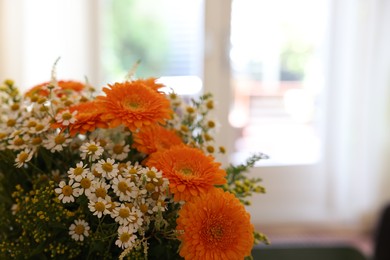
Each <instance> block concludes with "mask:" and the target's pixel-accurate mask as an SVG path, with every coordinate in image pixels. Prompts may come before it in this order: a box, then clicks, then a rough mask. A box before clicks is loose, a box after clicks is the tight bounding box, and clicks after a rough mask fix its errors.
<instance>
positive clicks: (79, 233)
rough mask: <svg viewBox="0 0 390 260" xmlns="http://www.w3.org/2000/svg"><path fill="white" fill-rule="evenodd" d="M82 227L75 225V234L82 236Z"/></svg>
mask: <svg viewBox="0 0 390 260" xmlns="http://www.w3.org/2000/svg"><path fill="white" fill-rule="evenodd" d="M84 230H85V228H84V226H83V225H76V227H75V228H74V232H75V233H76V234H77V235H82V234H83V233H84Z"/></svg>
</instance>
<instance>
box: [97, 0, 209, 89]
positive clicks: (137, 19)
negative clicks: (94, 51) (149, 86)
mask: <svg viewBox="0 0 390 260" xmlns="http://www.w3.org/2000/svg"><path fill="white" fill-rule="evenodd" d="M103 3H104V8H102V9H103V10H104V11H103V12H104V14H103V15H102V18H103V23H102V24H103V25H104V27H103V35H104V37H102V46H103V49H102V50H103V54H102V66H103V70H104V73H103V74H104V75H107V78H106V79H105V81H106V82H110V81H114V80H120V79H123V78H124V77H125V75H126V74H127V73H128V72H129V71H130V70H131V68H132V67H133V66H135V65H136V64H137V63H138V61H139V62H140V63H139V65H138V66H137V68H136V69H135V76H136V77H140V78H145V77H158V78H160V79H159V80H160V81H161V82H162V83H164V84H165V85H167V87H169V88H173V89H174V90H175V91H176V92H177V93H178V94H182V95H197V94H199V93H200V91H201V90H202V80H201V77H202V68H203V67H202V62H203V54H202V53H203V49H202V46H203V44H202V43H203V5H202V1H200V0H195V1H180V0H170V1H162V0H153V1H152V0H131V1H128V0H126V1H123V0H118V1H112V0H107V1H104V2H103Z"/></svg>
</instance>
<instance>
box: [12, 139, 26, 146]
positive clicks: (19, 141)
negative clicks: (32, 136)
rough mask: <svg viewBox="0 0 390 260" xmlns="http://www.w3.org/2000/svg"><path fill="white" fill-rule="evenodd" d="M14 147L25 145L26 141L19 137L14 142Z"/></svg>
mask: <svg viewBox="0 0 390 260" xmlns="http://www.w3.org/2000/svg"><path fill="white" fill-rule="evenodd" d="M14 145H16V146H21V145H24V140H23V139H22V138H20V137H18V138H16V139H15V140H14Z"/></svg>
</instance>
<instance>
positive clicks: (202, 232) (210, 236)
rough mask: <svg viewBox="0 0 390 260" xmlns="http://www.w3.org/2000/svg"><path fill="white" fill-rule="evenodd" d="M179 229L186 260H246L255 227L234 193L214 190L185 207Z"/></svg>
mask: <svg viewBox="0 0 390 260" xmlns="http://www.w3.org/2000/svg"><path fill="white" fill-rule="evenodd" d="M176 222H177V227H176V229H177V230H178V231H180V232H183V233H182V234H181V235H180V237H179V239H180V240H181V242H182V244H181V249H180V255H181V256H182V257H184V258H185V259H194V260H196V259H199V260H208V259H213V260H214V259H224V260H225V259H231V260H236V259H244V257H245V256H249V255H251V250H252V247H253V243H254V237H253V232H254V227H253V225H252V224H251V221H250V215H249V213H248V212H247V211H246V210H245V207H244V206H243V205H242V204H241V203H240V201H239V200H238V199H237V198H236V197H235V196H234V195H233V194H231V193H229V192H224V191H223V190H221V189H218V188H214V190H212V191H210V192H209V193H206V194H203V195H202V196H200V197H197V198H195V199H194V200H192V201H190V202H187V203H186V204H184V206H183V208H182V209H181V210H180V211H179V217H178V219H177V221H176Z"/></svg>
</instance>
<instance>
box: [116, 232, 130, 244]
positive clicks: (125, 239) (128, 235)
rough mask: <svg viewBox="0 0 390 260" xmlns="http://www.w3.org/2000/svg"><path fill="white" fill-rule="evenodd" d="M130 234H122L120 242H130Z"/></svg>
mask: <svg viewBox="0 0 390 260" xmlns="http://www.w3.org/2000/svg"><path fill="white" fill-rule="evenodd" d="M130 237H131V236H130V234H129V233H122V234H121V236H120V237H119V239H120V241H122V243H126V242H127V241H129V240H130Z"/></svg>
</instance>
